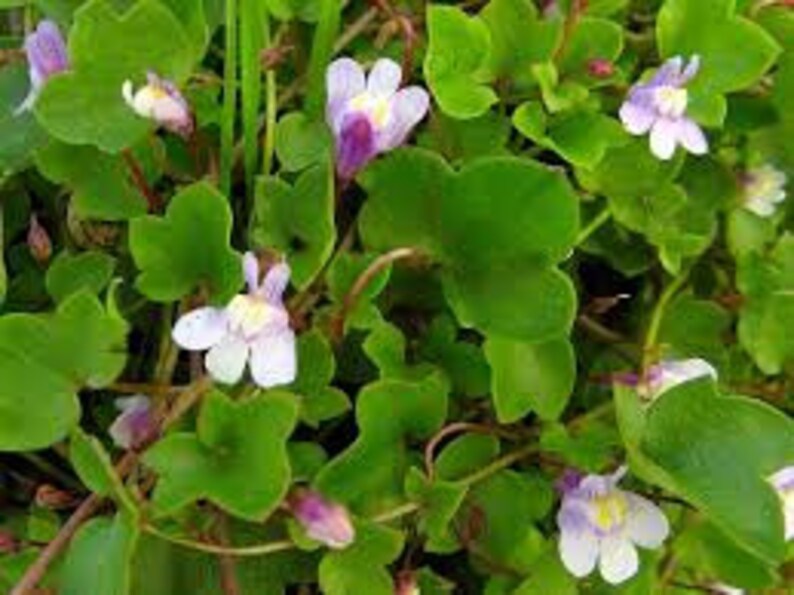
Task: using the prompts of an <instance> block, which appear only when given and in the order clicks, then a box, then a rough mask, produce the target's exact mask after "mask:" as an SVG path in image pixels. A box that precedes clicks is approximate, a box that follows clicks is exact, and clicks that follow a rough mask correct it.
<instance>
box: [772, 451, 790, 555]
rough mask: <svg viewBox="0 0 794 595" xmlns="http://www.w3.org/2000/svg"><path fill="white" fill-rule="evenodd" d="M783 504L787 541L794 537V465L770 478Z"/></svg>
mask: <svg viewBox="0 0 794 595" xmlns="http://www.w3.org/2000/svg"><path fill="white" fill-rule="evenodd" d="M769 481H770V482H771V483H772V486H773V487H774V488H775V491H776V492H777V493H778V496H780V500H781V502H782V504H783V517H784V519H785V526H786V529H785V531H786V533H785V535H786V541H791V540H792V539H794V465H789V466H788V467H784V468H783V469H781V470H780V471H778V472H776V473H775V474H774V475H772V476H771V477H770V478H769Z"/></svg>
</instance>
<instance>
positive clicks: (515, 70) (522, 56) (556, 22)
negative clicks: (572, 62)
mask: <svg viewBox="0 0 794 595" xmlns="http://www.w3.org/2000/svg"><path fill="white" fill-rule="evenodd" d="M480 18H481V19H482V21H483V22H484V23H485V24H486V25H487V26H488V29H489V30H490V32H491V35H490V39H491V53H490V55H489V58H490V59H489V64H488V65H489V70H490V72H491V74H492V76H493V77H494V78H500V77H515V78H518V79H519V80H520V79H521V78H527V75H528V74H529V72H528V71H529V67H530V66H531V65H532V64H533V63H535V62H546V61H547V60H550V59H551V58H552V56H553V55H554V52H555V50H556V49H557V47H558V46H559V44H560V41H561V40H562V23H563V20H562V19H550V20H547V19H543V18H541V17H540V16H539V15H538V9H537V8H536V7H535V5H534V4H533V3H532V2H531V1H530V0H491V1H490V2H489V3H488V4H487V6H486V7H485V8H484V9H483V10H482V12H480Z"/></svg>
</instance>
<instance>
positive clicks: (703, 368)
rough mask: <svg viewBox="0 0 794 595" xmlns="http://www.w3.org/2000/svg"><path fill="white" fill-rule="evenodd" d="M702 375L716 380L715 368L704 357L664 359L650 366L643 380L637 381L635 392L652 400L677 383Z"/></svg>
mask: <svg viewBox="0 0 794 595" xmlns="http://www.w3.org/2000/svg"><path fill="white" fill-rule="evenodd" d="M703 377H709V378H712V379H714V380H717V370H715V369H714V366H712V365H711V364H710V363H709V362H707V361H706V360H704V359H701V358H698V357H696V358H691V359H680V360H666V361H662V362H659V363H658V364H656V365H653V366H651V367H650V369H649V370H648V372H647V374H646V375H645V378H644V380H642V381H640V382H638V383H637V392H638V393H639V394H640V396H642V397H643V398H645V399H648V400H654V399H656V398H658V397H659V396H660V395H661V394H662V393H664V392H666V391H668V390H670V389H671V388H674V387H676V386H678V385H679V384H684V383H686V382H691V381H692V380H697V379H698V378H703Z"/></svg>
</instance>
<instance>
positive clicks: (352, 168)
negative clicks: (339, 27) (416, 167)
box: [326, 58, 430, 179]
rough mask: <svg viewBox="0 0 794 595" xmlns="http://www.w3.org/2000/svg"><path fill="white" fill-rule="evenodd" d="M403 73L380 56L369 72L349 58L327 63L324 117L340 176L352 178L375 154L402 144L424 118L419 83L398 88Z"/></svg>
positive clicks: (426, 104) (424, 101)
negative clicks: (330, 134) (328, 128)
mask: <svg viewBox="0 0 794 595" xmlns="http://www.w3.org/2000/svg"><path fill="white" fill-rule="evenodd" d="M401 76H402V71H401V69H400V66H399V65H398V64H397V63H396V62H394V61H393V60H388V59H386V58H381V59H380V60H378V61H377V62H375V65H374V66H373V67H372V70H371V71H370V73H369V76H368V77H367V76H365V75H364V70H363V69H362V68H361V66H360V65H359V64H358V63H357V62H356V61H355V60H352V59H350V58H340V59H338V60H336V61H334V62H333V63H331V65H330V66H329V67H328V71H327V73H326V85H327V90H328V104H327V106H326V120H327V122H328V126H329V127H330V128H331V131H332V132H333V135H334V141H335V144H336V169H337V173H338V174H339V177H341V178H343V179H352V178H353V177H354V176H355V175H356V173H357V172H358V171H359V170H360V169H361V168H362V167H364V166H365V165H366V164H367V163H369V161H371V160H372V159H373V158H374V157H375V156H376V155H378V154H379V153H383V152H385V151H389V150H391V149H393V148H395V147H397V146H399V145H401V144H402V143H404V142H405V139H406V138H407V137H408V134H410V132H411V130H412V129H413V128H414V126H416V125H417V124H418V123H419V121H420V120H421V119H422V118H424V117H425V114H426V113H427V109H428V107H429V105H430V98H429V96H428V94H427V91H425V90H424V89H422V88H421V87H416V86H413V87H406V88H404V89H399V90H398V88H399V86H400V78H401Z"/></svg>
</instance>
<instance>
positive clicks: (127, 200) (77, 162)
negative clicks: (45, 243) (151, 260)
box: [36, 141, 147, 221]
mask: <svg viewBox="0 0 794 595" xmlns="http://www.w3.org/2000/svg"><path fill="white" fill-rule="evenodd" d="M36 165H37V166H38V168H39V170H40V171H41V173H42V174H44V175H45V176H46V177H47V178H49V179H50V180H52V181H53V182H56V183H61V184H65V185H67V186H68V187H69V188H71V190H72V205H73V206H74V209H75V211H76V212H77V214H78V215H80V216H82V217H86V218H93V219H102V220H105V221H124V220H127V219H131V218H132V217H137V216H139V215H143V214H145V213H146V207H147V205H146V198H145V197H144V196H142V195H141V193H140V190H138V189H137V188H136V187H135V186H134V184H133V183H132V179H131V178H130V173H129V171H128V169H127V166H126V164H125V163H124V161H123V160H122V159H121V157H118V156H115V155H108V154H107V153H103V152H102V151H100V150H99V149H96V148H95V147H92V146H90V145H84V146H74V145H67V144H66V143H62V142H58V141H52V142H50V143H49V144H47V145H46V146H45V147H43V148H41V149H40V150H39V151H38V152H37V153H36Z"/></svg>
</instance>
